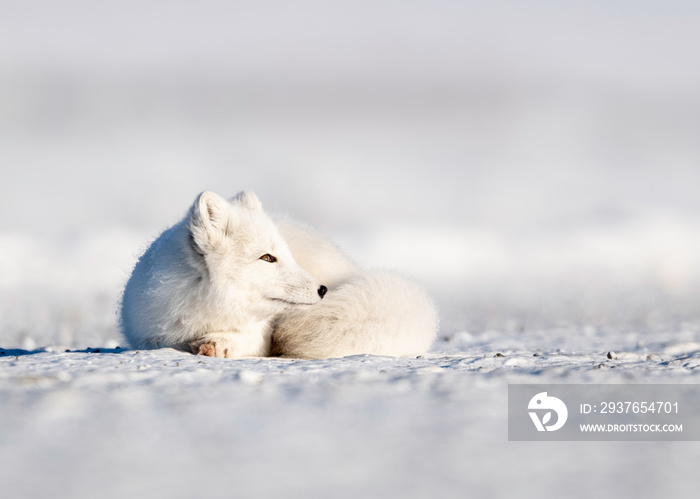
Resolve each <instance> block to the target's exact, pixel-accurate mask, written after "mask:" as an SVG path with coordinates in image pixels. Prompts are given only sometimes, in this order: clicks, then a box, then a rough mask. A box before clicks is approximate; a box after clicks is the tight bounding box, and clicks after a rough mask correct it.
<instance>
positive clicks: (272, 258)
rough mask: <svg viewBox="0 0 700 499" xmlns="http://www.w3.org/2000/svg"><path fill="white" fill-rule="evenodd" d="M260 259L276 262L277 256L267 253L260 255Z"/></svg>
mask: <svg viewBox="0 0 700 499" xmlns="http://www.w3.org/2000/svg"><path fill="white" fill-rule="evenodd" d="M260 260H265V261H266V262H270V263H275V262H276V261H277V258H275V257H274V256H272V255H271V254H269V253H265V254H264V255H263V256H261V257H260Z"/></svg>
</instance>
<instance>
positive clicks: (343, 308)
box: [271, 271, 437, 359]
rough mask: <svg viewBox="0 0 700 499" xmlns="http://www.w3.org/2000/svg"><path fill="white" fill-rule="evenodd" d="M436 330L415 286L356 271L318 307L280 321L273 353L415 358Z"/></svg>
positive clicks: (384, 275)
mask: <svg viewBox="0 0 700 499" xmlns="http://www.w3.org/2000/svg"><path fill="white" fill-rule="evenodd" d="M436 331H437V312H436V310H435V306H434V305H433V303H432V301H431V300H430V298H429V297H428V296H427V294H426V293H425V292H424V291H423V290H422V289H421V288H420V287H419V286H417V285H416V284H414V283H412V282H410V281H407V280H406V279H404V278H402V277H399V276H396V275H395V274H392V273H389V272H384V271H371V272H359V273H357V274H355V275H354V276H353V277H352V278H350V279H349V280H347V281H346V282H344V283H343V284H341V285H340V286H338V287H337V288H336V289H334V290H331V291H329V292H328V294H327V295H326V297H325V298H324V299H323V300H321V301H320V302H319V303H317V304H315V305H312V306H310V307H308V308H305V309H303V310H297V311H294V312H291V313H288V314H285V315H284V316H282V317H280V318H279V319H278V321H277V324H276V327H275V330H274V332H273V336H272V352H271V353H272V355H276V356H283V357H296V358H309V359H313V358H329V357H344V356H347V355H357V354H373V355H391V356H402V355H418V354H421V353H425V352H426V351H427V350H428V349H429V348H430V346H431V344H432V343H433V340H434V338H435V334H436Z"/></svg>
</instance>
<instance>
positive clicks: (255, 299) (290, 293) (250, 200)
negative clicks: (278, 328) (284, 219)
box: [187, 191, 327, 317]
mask: <svg viewBox="0 0 700 499" xmlns="http://www.w3.org/2000/svg"><path fill="white" fill-rule="evenodd" d="M187 228H188V238H189V246H190V250H191V261H192V263H193V265H195V266H196V267H197V268H198V269H199V270H200V273H201V276H202V277H201V278H202V279H207V280H209V283H208V284H209V285H210V286H211V288H212V290H213V291H214V292H215V293H217V294H218V295H219V298H220V299H221V300H223V302H224V303H231V304H236V306H242V307H245V308H246V310H247V311H248V312H250V313H253V314H254V315H255V316H257V317H265V316H271V315H274V314H276V313H278V312H281V311H282V310H285V309H287V308H290V307H298V306H303V305H312V304H314V303H316V302H318V301H319V300H320V299H322V298H323V296H324V294H325V293H326V291H327V289H326V287H325V286H322V285H320V284H319V282H318V281H317V280H316V279H315V278H314V277H313V276H311V274H309V273H308V272H307V271H306V270H304V269H303V268H302V267H300V266H299V265H298V264H297V263H296V261H295V260H294V258H293V256H292V254H291V251H290V250H289V247H288V246H287V243H286V242H285V241H284V239H283V238H282V236H281V235H280V233H279V231H278V229H277V227H276V225H275V224H274V222H272V220H271V219H270V218H269V217H268V216H267V215H266V214H265V212H264V211H263V209H262V205H261V203H260V201H259V200H258V198H257V196H256V195H255V194H254V193H252V192H249V191H244V192H240V193H239V194H237V195H236V196H235V197H233V198H232V199H231V200H228V201H227V200H225V199H223V198H222V197H221V196H219V195H218V194H215V193H213V192H210V191H205V192H203V193H201V194H200V195H199V196H197V198H196V199H195V201H194V204H193V205H192V208H191V209H190V212H189V218H188V220H187ZM217 301H218V300H217Z"/></svg>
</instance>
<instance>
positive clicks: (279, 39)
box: [0, 0, 700, 498]
mask: <svg viewBox="0 0 700 499" xmlns="http://www.w3.org/2000/svg"><path fill="white" fill-rule="evenodd" d="M555 4H556V3H555V2H534V3H529V2H521V3H514V2H492V3H484V2H471V1H464V2H450V1H441V0H435V1H430V2H428V1H416V2H409V3H403V4H401V5H398V4H397V3H395V2H390V1H384V0H373V1H372V2H362V1H353V2H344V1H338V2H315V1H313V0H303V1H300V2H291V3H290V2H275V1H272V2H258V3H246V4H245V5H244V4H239V3H237V2H217V1H208V0H201V1H199V2H188V1H181V2H169V3H168V6H167V8H165V7H164V5H162V3H161V2H157V1H155V0H140V1H139V2H131V1H128V0H126V1H124V2H120V3H119V7H118V8H112V7H111V6H110V5H109V4H108V3H107V2H98V3H95V2H86V1H82V0H67V1H64V2H61V4H60V6H58V7H57V5H58V4H56V3H55V2H50V1H48V0H46V1H39V2H31V3H27V2H24V3H23V2H15V3H13V4H12V5H11V6H10V5H4V6H3V9H2V10H3V14H2V15H1V16H0V168H2V174H3V177H2V179H3V181H2V182H0V213H1V214H2V216H1V217H0V428H1V429H2V431H0V496H2V497H85V498H87V497H90V498H92V497H105V498H112V497H114V498H116V497H126V496H134V497H234V496H261V495H262V496H268V497H271V496H291V497H295V496H296V497H299V496H301V497H326V496H331V497H365V496H368V497H541V496H543V495H548V496H552V495H553V496H561V497H590V496H593V495H611V496H613V495H614V496H618V497H647V496H649V497H650V496H655V497H659V496H663V497H671V496H674V495H678V496H682V497H686V496H689V495H690V496H692V495H693V494H694V492H693V491H694V490H697V489H698V486H700V479H698V478H697V472H696V468H697V465H696V463H697V462H698V458H699V457H700V445H698V443H697V442H653V443H652V442H649V443H644V442H636V443H635V442H633V443H624V442H620V443H614V442H608V443H606V442H542V443H539V442H508V441H507V437H508V435H507V425H506V419H507V404H506V401H507V400H506V397H507V385H508V384H509V383H574V382H575V383H613V382H615V383H698V382H699V381H700V380H698V378H697V373H698V369H697V367H698V365H700V302H698V299H697V297H698V296H700V197H698V195H697V186H698V185H700V169H699V168H698V165H699V164H700V142H698V140H697V137H698V136H700V120H698V117H699V116H700V94H699V93H698V89H699V88H700V65H698V64H692V63H689V61H691V62H692V61H694V60H695V59H697V54H696V47H698V46H700V31H698V30H697V26H698V21H699V20H700V10H699V9H698V6H697V5H696V4H694V3H692V2H691V3H689V2H682V1H671V2H665V3H663V4H660V3H659V5H658V6H657V5H656V4H652V3H643V4H639V3H636V4H634V5H633V4H632V3H630V2H624V1H622V0H620V1H618V0H612V1H608V2H588V3H586V4H585V5H578V4H577V5H574V4H571V5H568V4H567V5H564V4H561V5H558V4H556V5H555ZM204 189H212V190H216V191H218V192H219V193H220V194H222V195H227V196H230V195H233V194H235V193H236V192H237V191H239V190H241V189H252V190H254V191H255V192H256V193H257V194H258V196H259V197H260V198H261V200H262V202H263V204H264V205H265V207H266V208H268V209H270V210H273V211H281V212H284V213H288V214H291V215H293V216H295V217H298V218H299V219H301V220H304V221H306V222H309V223H311V224H312V225H314V226H316V227H318V228H319V229H320V230H321V231H323V232H324V233H326V234H328V235H329V236H330V237H331V238H333V239H334V240H335V241H337V242H338V243H339V244H340V245H341V246H342V248H343V249H345V250H346V251H347V253H348V254H349V255H350V256H351V257H352V258H353V259H355V260H356V261H357V262H358V263H360V264H362V265H368V266H378V267H389V268H395V269H397V270H399V271H401V272H403V273H405V274H407V275H408V276H411V277H413V278H415V279H416V280H418V281H420V282H421V283H423V284H424V285H425V286H426V288H427V289H428V290H429V292H430V293H431V294H432V296H434V297H435V300H436V302H437V304H438V306H439V308H440V321H441V327H440V332H439V335H438V336H439V337H438V341H437V342H436V344H435V346H434V348H433V350H432V351H431V353H430V354H428V355H425V356H423V357H422V358H415V359H392V358H375V357H351V358H346V359H335V360H323V361H295V360H279V359H248V360H223V359H209V358H200V357H195V356H192V355H188V354H184V353H179V352H175V351H171V350H160V351H148V352H137V351H132V350H128V349H122V348H118V347H120V346H121V347H125V346H126V345H124V344H123V342H122V339H121V338H120V337H119V334H118V332H117V329H116V316H115V312H116V309H117V304H118V301H119V296H120V293H121V289H122V287H123V284H124V282H125V280H126V279H127V277H128V275H129V272H130V270H131V268H132V266H133V264H134V261H135V259H136V257H137V256H138V255H139V253H140V252H142V251H143V249H144V248H145V246H146V245H147V243H148V241H149V240H151V239H152V238H154V237H155V236H156V235H157V233H158V232H159V231H160V230H162V229H163V228H165V227H167V226H168V225H169V224H172V223H173V222H175V221H176V220H177V218H178V217H179V216H181V215H182V214H183V213H184V212H185V210H186V209H187V207H188V205H189V204H190V203H191V202H192V200H193V199H194V197H195V196H196V195H197V193H198V192H200V191H202V190H204ZM98 350H99V351H98ZM609 351H614V352H616V354H617V359H614V360H613V359H608V358H607V357H606V354H607V352H609ZM497 354H501V355H502V356H499V355H497ZM698 410H700V408H698Z"/></svg>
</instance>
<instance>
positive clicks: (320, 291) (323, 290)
mask: <svg viewBox="0 0 700 499" xmlns="http://www.w3.org/2000/svg"><path fill="white" fill-rule="evenodd" d="M327 292H328V288H327V287H325V286H324V285H323V284H321V287H320V288H318V296H320V297H321V298H323V297H324V296H326V293H327Z"/></svg>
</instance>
